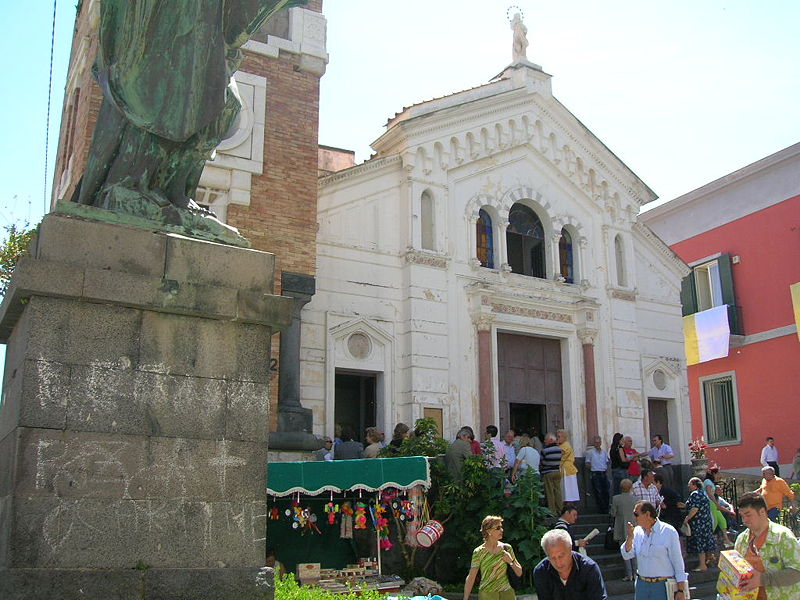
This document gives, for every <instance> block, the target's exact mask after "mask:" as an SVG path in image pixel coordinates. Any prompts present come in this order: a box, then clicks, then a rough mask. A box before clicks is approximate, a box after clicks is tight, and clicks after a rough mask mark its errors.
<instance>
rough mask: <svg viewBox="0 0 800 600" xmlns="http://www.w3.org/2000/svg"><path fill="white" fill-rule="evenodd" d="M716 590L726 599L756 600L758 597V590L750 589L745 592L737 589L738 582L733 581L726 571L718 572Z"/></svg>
mask: <svg viewBox="0 0 800 600" xmlns="http://www.w3.org/2000/svg"><path fill="white" fill-rule="evenodd" d="M717 591H718V592H719V594H720V596H721V597H723V598H726V600H756V598H757V597H758V590H757V589H755V590H750V591H749V592H745V591H744V590H741V589H739V584H738V582H737V581H734V580H733V579H732V578H731V576H730V575H729V574H728V573H726V572H724V571H723V572H720V574H719V579H718V580H717Z"/></svg>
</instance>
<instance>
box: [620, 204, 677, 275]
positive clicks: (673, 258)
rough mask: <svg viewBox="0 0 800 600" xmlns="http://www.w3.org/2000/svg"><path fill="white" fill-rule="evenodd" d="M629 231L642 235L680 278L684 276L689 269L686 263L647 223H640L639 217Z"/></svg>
mask: <svg viewBox="0 0 800 600" xmlns="http://www.w3.org/2000/svg"><path fill="white" fill-rule="evenodd" d="M631 231H632V232H633V233H636V234H639V235H640V236H642V237H643V238H644V239H645V240H647V242H649V243H650V244H651V245H652V247H653V248H654V249H655V250H656V251H657V252H658V253H659V254H660V255H661V256H662V257H663V258H665V259H666V263H667V264H668V265H669V266H670V267H672V269H673V270H674V271H675V272H676V273H677V274H678V275H680V277H681V278H683V277H685V276H686V275H688V274H689V272H690V271H691V269H690V268H689V267H687V266H686V263H685V262H683V261H682V260H681V259H680V257H679V256H678V255H677V254H675V252H673V251H672V249H671V248H670V247H669V246H667V245H666V244H665V243H664V242H663V240H662V239H661V238H660V237H658V236H657V235H656V234H655V233H653V230H652V229H650V228H649V227H648V226H647V225H645V224H644V223H642V222H641V221H640V220H639V219H637V220H636V221H635V222H634V223H633V227H631Z"/></svg>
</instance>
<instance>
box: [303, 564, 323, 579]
mask: <svg viewBox="0 0 800 600" xmlns="http://www.w3.org/2000/svg"><path fill="white" fill-rule="evenodd" d="M321 567H322V565H321V564H320V563H298V565H297V578H298V579H299V580H300V581H316V580H318V579H319V576H320V573H319V572H320V568H321Z"/></svg>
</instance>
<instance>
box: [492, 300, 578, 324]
mask: <svg viewBox="0 0 800 600" xmlns="http://www.w3.org/2000/svg"><path fill="white" fill-rule="evenodd" d="M491 307H492V311H494V312H496V313H502V314H506V315H519V316H522V317H531V318H533V319H545V320H547V321H558V322H560V323H572V315H567V314H564V313H557V312H553V311H549V310H539V309H538V308H526V307H524V306H513V305H511V304H501V303H500V302H491Z"/></svg>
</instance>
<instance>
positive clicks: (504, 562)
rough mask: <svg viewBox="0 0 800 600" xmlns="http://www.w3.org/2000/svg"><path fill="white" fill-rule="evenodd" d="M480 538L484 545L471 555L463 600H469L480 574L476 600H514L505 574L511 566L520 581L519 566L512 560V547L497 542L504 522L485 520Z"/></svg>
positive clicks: (512, 589)
mask: <svg viewBox="0 0 800 600" xmlns="http://www.w3.org/2000/svg"><path fill="white" fill-rule="evenodd" d="M481 535H482V536H483V544H481V545H480V546H478V547H477V548H475V550H473V551H472V563H471V564H470V568H469V574H468V575H467V580H466V582H465V583H464V600H469V595H470V594H471V593H472V587H473V586H474V585H475V578H476V577H477V576H478V571H479V570H480V573H481V583H480V587H479V588H478V599H479V600H514V598H516V595H515V594H514V588H512V587H511V583H509V581H508V576H507V575H506V570H507V569H508V567H509V566H510V567H511V569H512V570H513V571H514V574H515V575H516V576H517V577H522V566H521V565H520V564H519V562H518V561H517V559H516V557H515V556H514V550H513V548H511V545H510V544H504V543H503V542H501V541H500V540H501V539H502V538H503V519H502V518H501V517H496V516H493V515H489V516H488V517H486V518H484V519H483V522H482V523H481Z"/></svg>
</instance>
